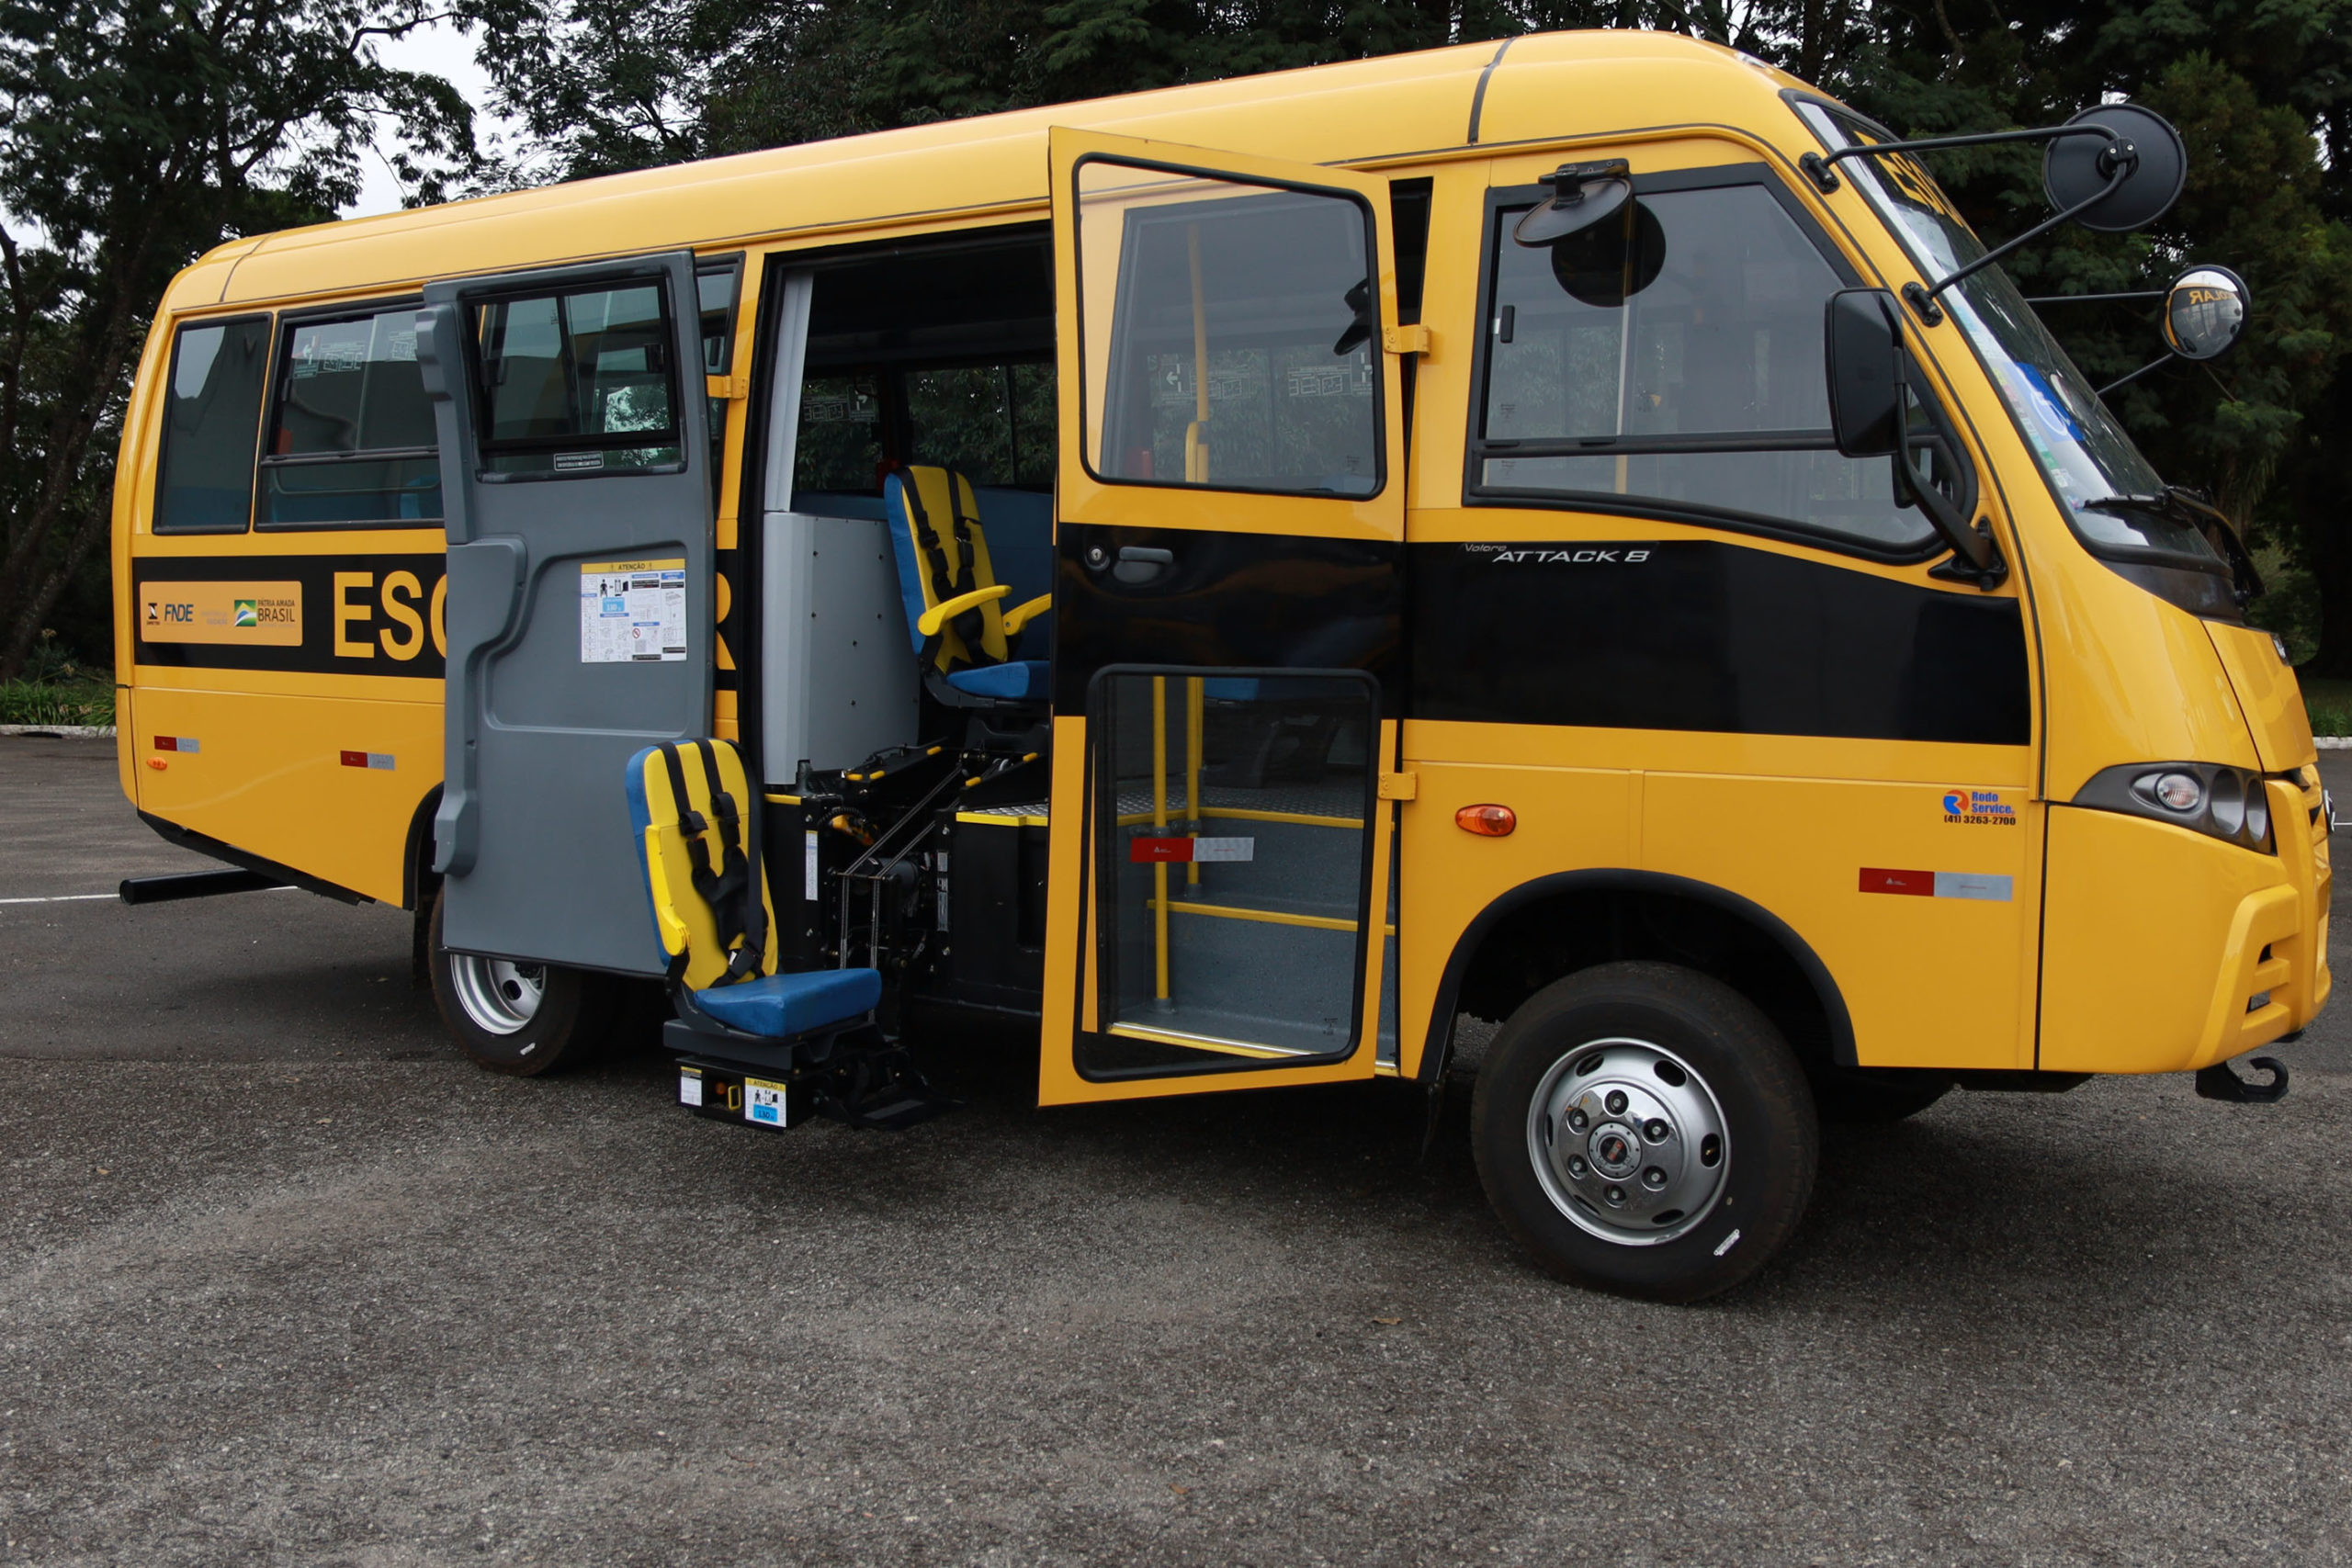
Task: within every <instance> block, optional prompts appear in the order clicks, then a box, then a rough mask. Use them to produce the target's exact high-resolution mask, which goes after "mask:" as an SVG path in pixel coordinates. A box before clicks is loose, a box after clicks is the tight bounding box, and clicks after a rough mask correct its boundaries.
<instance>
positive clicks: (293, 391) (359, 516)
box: [258, 305, 441, 528]
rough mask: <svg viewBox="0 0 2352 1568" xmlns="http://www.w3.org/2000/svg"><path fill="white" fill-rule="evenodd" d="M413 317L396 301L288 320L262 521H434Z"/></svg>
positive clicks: (434, 468) (265, 459)
mask: <svg viewBox="0 0 2352 1568" xmlns="http://www.w3.org/2000/svg"><path fill="white" fill-rule="evenodd" d="M416 321H417V313H416V308H415V307H414V306H413V305H403V306H401V307H399V308H397V309H394V310H373V311H369V312H368V313H366V314H364V315H356V316H337V317H334V318H333V319H331V320H319V319H311V320H307V321H304V320H298V321H289V322H288V323H287V328H286V332H285V334H284V345H285V346H284V347H283V349H282V350H281V351H280V357H279V364H278V368H277V407H276V410H275V412H274V415H273V418H272V420H271V423H270V433H269V443H268V447H267V450H266V451H265V452H264V453H263V455H262V459H261V474H262V491H261V516H260V519H259V524H258V525H259V526H261V527H263V528H322V527H368V528H381V527H410V526H416V525H431V524H435V523H438V522H440V521H441V462H440V458H439V457H438V455H437V451H438V443H437V442H436V440H435V435H434V430H433V407H432V404H431V403H429V402H428V401H427V400H425V395H424V378H423V376H422V375H421V374H420V373H419V371H418V369H417V363H416Z"/></svg>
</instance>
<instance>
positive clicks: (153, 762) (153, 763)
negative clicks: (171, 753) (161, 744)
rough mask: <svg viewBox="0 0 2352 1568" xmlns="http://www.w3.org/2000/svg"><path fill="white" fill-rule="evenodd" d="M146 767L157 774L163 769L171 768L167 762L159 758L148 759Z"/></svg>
mask: <svg viewBox="0 0 2352 1568" xmlns="http://www.w3.org/2000/svg"><path fill="white" fill-rule="evenodd" d="M147 765H148V766H149V767H151V768H153V769H154V770H155V771H156V772H157V773H162V772H163V771H164V769H165V768H168V767H170V766H171V764H170V763H169V762H166V761H164V759H162V758H161V757H150V758H148V759H147Z"/></svg>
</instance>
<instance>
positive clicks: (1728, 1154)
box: [1470, 962, 1821, 1302]
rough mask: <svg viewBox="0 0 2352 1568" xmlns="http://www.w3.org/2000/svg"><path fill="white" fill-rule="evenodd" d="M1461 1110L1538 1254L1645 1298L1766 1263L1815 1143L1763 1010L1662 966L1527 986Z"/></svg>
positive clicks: (1486, 1173) (1808, 1101)
mask: <svg viewBox="0 0 2352 1568" xmlns="http://www.w3.org/2000/svg"><path fill="white" fill-rule="evenodd" d="M1470 1115H1471V1127H1472V1139H1473V1144H1474V1147H1475V1151H1476V1156H1477V1161H1478V1176H1479V1179H1480V1180H1481V1181H1482V1182H1483V1183H1484V1184H1485V1186H1486V1190H1487V1199H1488V1201H1490V1202H1492V1203H1493V1205H1494V1208H1495V1212H1496V1213H1497V1214H1498V1216H1499V1217H1500V1218H1501V1220H1502V1222H1503V1224H1504V1227H1505V1228H1506V1229H1508V1230H1509V1231H1510V1233H1511V1235H1513V1236H1514V1237H1515V1238H1517V1239H1518V1241H1519V1242H1520V1243H1521V1245H1522V1246H1524V1247H1526V1248H1527V1249H1528V1251H1529V1252H1530V1253H1532V1255H1533V1256H1534V1258H1535V1260H1536V1261H1537V1262H1538V1263H1540V1264H1542V1265H1543V1266H1544V1268H1545V1269H1548V1270H1549V1271H1550V1272H1552V1273H1553V1274H1555V1275H1557V1276H1558V1277H1560V1278H1561V1279H1564V1280H1568V1281H1570V1282H1572V1283H1574V1284H1578V1285H1584V1286H1587V1287H1589V1288H1592V1289H1596V1290H1603V1291H1611V1292H1616V1293H1618V1294H1621V1295H1629V1296H1639V1297H1644V1298H1646V1299H1648V1300H1651V1301H1664V1302H1691V1301H1697V1300H1699V1299H1701V1298H1702V1297H1704V1296H1711V1295H1713V1294H1714V1293H1715V1292H1719V1291H1724V1290H1728V1289H1730V1288H1731V1287H1732V1286H1734V1285H1736V1284H1738V1283H1739V1282H1740V1281H1741V1280H1745V1279H1747V1277H1748V1276H1749V1275H1751V1274H1753V1273H1755V1272H1756V1271H1757V1270H1758V1269H1760V1268H1762V1267H1763V1266H1764V1264H1765V1263H1766V1262H1767V1261H1768V1260H1769V1259H1770V1258H1771V1257H1772V1255H1773V1254H1774V1253H1775V1252H1777V1251H1779V1250H1780V1248H1781V1246H1782V1244H1783V1243H1785V1242H1786V1241H1787V1240H1788V1239H1789V1237H1790V1236H1791V1235H1792V1234H1794V1232H1795V1230H1796V1227H1797V1222H1798V1220H1799V1219H1801V1218H1802V1217H1803V1215H1804V1207H1805V1201H1806V1200H1807V1199H1808V1198H1810V1197H1811V1196H1812V1192H1813V1179H1814V1171H1815V1165H1816V1164H1817V1161H1818V1157H1819V1151H1820V1145H1821V1134H1820V1128H1819V1124H1818V1122H1817V1120H1816V1118H1815V1111H1814V1104H1813V1096H1812V1092H1811V1090H1810V1089H1809V1088H1808V1086H1807V1085H1806V1083H1805V1077H1804V1069H1803V1068H1802V1067H1801V1066H1799V1065H1798V1063H1797V1060H1796V1057H1795V1056H1794V1055H1792V1053H1791V1052H1790V1050H1789V1047H1788V1043H1787V1042H1786V1041H1785V1040H1783V1039H1782V1038H1781V1032H1780V1031H1779V1030H1777V1029H1775V1028H1774V1027H1773V1026H1772V1023H1771V1021H1770V1020H1769V1019H1767V1018H1766V1017H1765V1016H1764V1014H1763V1013H1762V1012H1761V1011H1759V1010H1758V1009H1757V1007H1756V1006H1755V1004H1754V1003H1752V1002H1750V1001H1749V1000H1748V999H1747V998H1745V997H1743V996H1741V995H1740V994H1739V993H1738V992H1736V991H1735V990H1733V989H1732V988H1731V987H1728V986H1725V985H1724V984H1723V983H1722V982H1721V981H1719V980H1716V979H1713V978H1712V977H1710V976H1705V975H1702V974H1700V973H1698V972H1697V971H1696V970H1691V969H1685V968H1682V967H1680V966H1679V965H1677V964H1657V963H1646V962H1636V963H1622V964H1601V965H1600V966H1598V967H1595V968H1592V969H1588V970H1584V971H1582V972H1581V973H1578V974H1576V975H1572V976H1569V977H1568V978H1566V979H1565V980H1561V981H1558V982H1556V983H1555V984H1554V985H1551V986H1547V987H1544V989H1543V990H1541V991H1538V992H1536V993H1535V995H1534V996H1532V997H1531V998H1528V1000H1527V1001H1526V1002H1525V1003H1524V1004H1522V1005H1521V1008H1520V1009H1519V1010H1518V1011H1516V1012H1514V1013H1513V1014H1511V1016H1510V1019H1509V1020H1508V1021H1506V1022H1505V1023H1504V1024H1503V1026H1502V1029H1501V1030H1500V1031H1499V1032H1498V1033H1497V1034H1496V1036H1495V1042H1494V1044H1493V1046H1492V1047H1491V1048H1490V1049H1489V1051H1488V1053H1487V1059H1486V1061H1485V1062H1484V1063H1483V1064H1482V1065H1481V1066H1480V1068H1479V1072H1478V1085H1477V1089H1476V1094H1475V1096H1474V1098H1473V1100H1472V1102H1471V1111H1470Z"/></svg>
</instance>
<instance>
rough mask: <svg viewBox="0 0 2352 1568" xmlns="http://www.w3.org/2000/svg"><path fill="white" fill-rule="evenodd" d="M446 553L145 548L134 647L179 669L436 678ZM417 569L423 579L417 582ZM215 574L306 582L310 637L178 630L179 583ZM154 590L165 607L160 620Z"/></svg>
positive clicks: (136, 593) (305, 622)
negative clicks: (221, 552)
mask: <svg viewBox="0 0 2352 1568" xmlns="http://www.w3.org/2000/svg"><path fill="white" fill-rule="evenodd" d="M445 561H446V558H445V557H444V556H443V554H442V552H441V551H439V550H431V551H413V552H402V553H400V554H383V555H305V556H261V555H235V556H145V557H141V558H137V559H135V560H134V561H133V562H132V563H131V570H132V578H131V603H130V615H131V621H132V626H131V639H132V647H133V649H134V650H135V653H134V657H135V660H136V661H137V662H138V663H141V664H145V665H165V666H170V667H172V668H175V669H196V670H265V671H300V672H302V673H307V674H318V675H392V676H401V677H406V678H409V679H412V680H429V681H438V680H440V679H441V667H442V664H441V649H442V639H440V638H438V637H435V635H434V632H435V626H434V615H433V601H434V594H435V589H437V588H438V587H439V586H440V582H441V577H442V572H443V570H444V566H445ZM402 572H405V573H407V574H408V575H407V577H406V578H400V577H399V576H398V574H400V573H402ZM395 579H397V581H395ZM411 579H413V580H414V583H415V589H414V591H413V592H411V590H410V580H411ZM212 582H254V583H266V582H293V583H299V584H300V594H301V602H302V605H301V635H302V640H301V641H300V643H287V644H270V643H266V642H261V641H259V640H256V641H254V642H252V643H233V642H189V641H183V640H179V639H177V638H175V637H173V636H172V635H171V634H172V626H170V625H169V624H168V617H169V615H170V614H171V606H172V604H173V603H175V601H174V598H173V595H172V593H171V585H172V584H174V583H212ZM151 590H153V592H151ZM151 600H152V601H153V606H152V607H153V609H154V610H156V611H157V612H158V614H157V615H155V617H154V620H153V624H150V620H149V611H150V608H151V603H150V602H151ZM258 630H259V628H256V631H257V632H258ZM402 654H405V655H406V657H401V655H402Z"/></svg>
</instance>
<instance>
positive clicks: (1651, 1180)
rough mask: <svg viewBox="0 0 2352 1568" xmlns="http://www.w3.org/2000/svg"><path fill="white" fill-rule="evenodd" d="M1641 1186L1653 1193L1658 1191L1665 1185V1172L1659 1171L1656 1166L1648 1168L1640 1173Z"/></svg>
mask: <svg viewBox="0 0 2352 1568" xmlns="http://www.w3.org/2000/svg"><path fill="white" fill-rule="evenodd" d="M1642 1185H1643V1186H1645V1187H1646V1188H1648V1189H1649V1190H1651V1191H1653V1192H1655V1191H1657V1190H1658V1189H1660V1188H1662V1187H1664V1186H1665V1185H1666V1172H1664V1171H1662V1170H1660V1169H1659V1168H1657V1167H1656V1166H1652V1167H1650V1168H1648V1169H1647V1170H1645V1171H1644V1172H1642Z"/></svg>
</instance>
